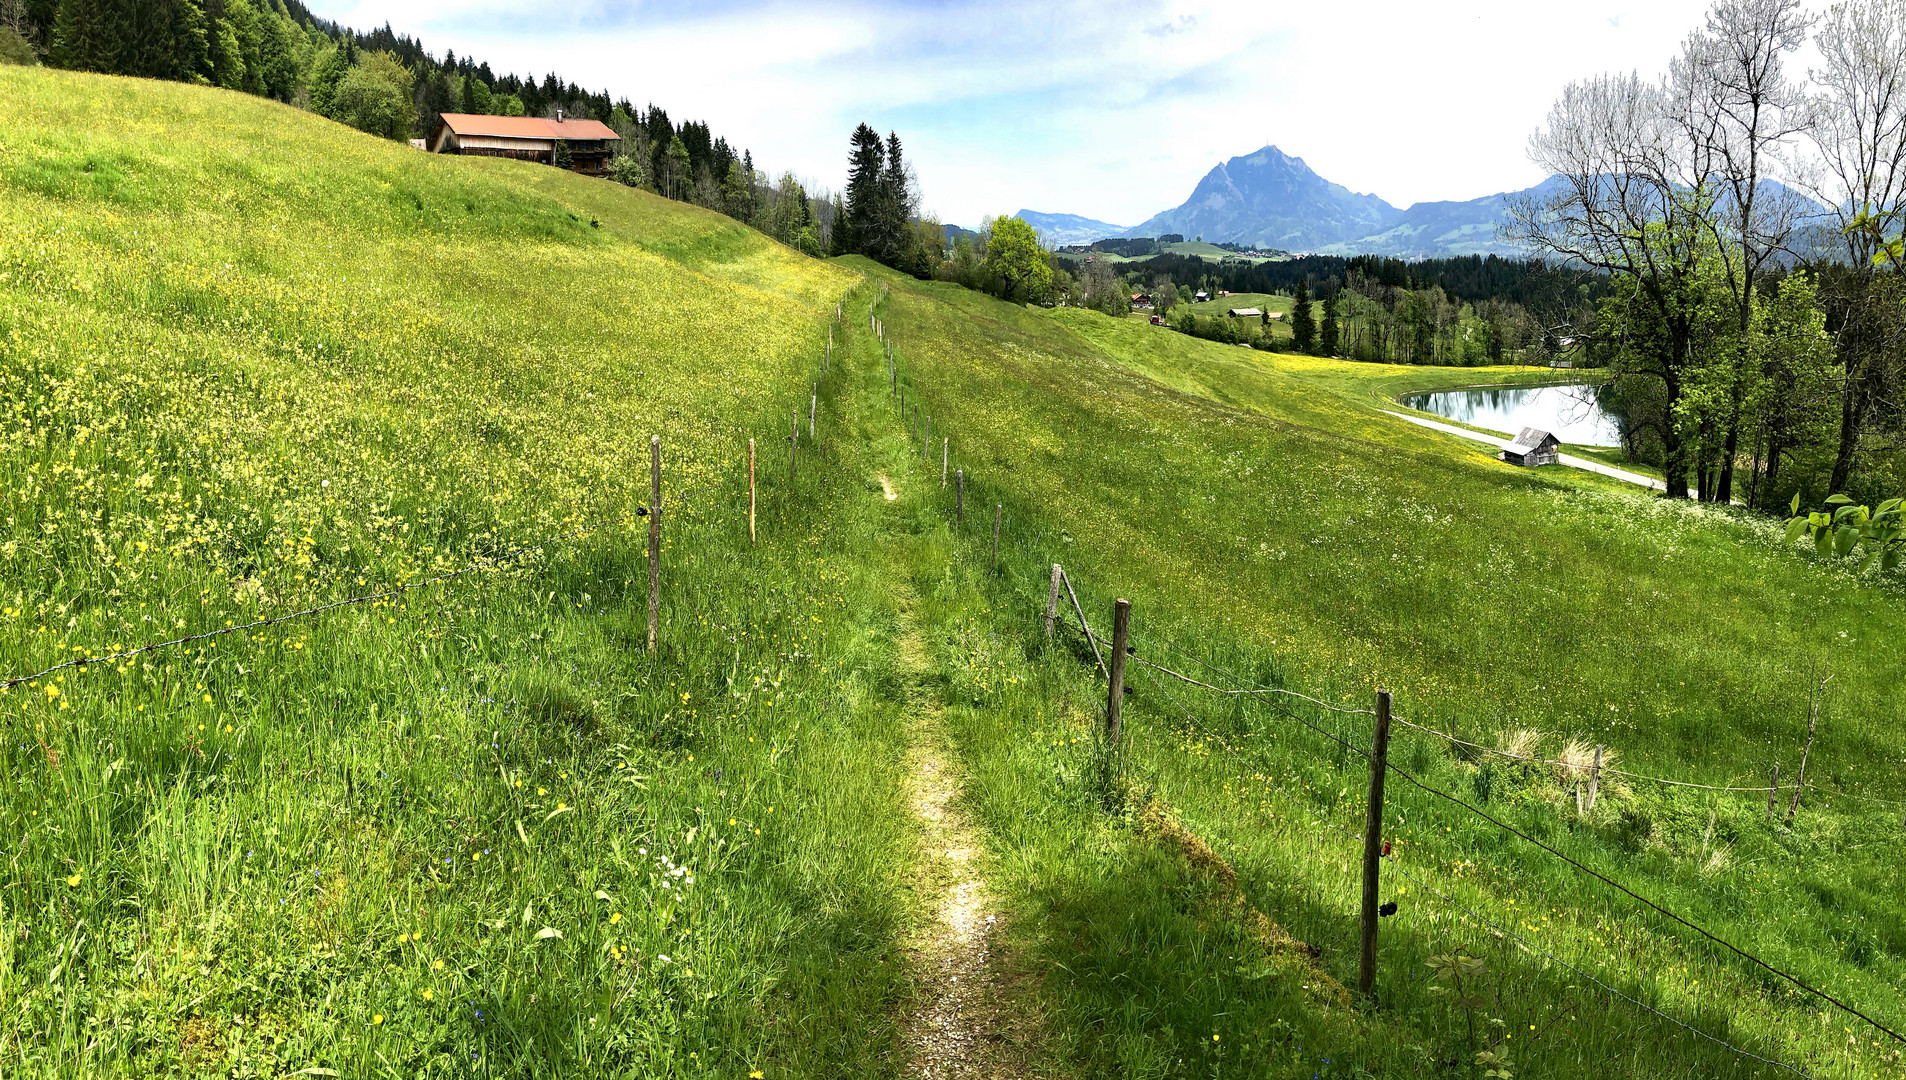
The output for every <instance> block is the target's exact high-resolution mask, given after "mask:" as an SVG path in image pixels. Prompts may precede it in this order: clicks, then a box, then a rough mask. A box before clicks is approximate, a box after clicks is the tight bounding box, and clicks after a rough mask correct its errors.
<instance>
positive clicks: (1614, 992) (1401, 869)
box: [1146, 664, 1813, 1080]
mask: <svg viewBox="0 0 1906 1080" xmlns="http://www.w3.org/2000/svg"><path fill="white" fill-rule="evenodd" d="M1147 666H1149V667H1154V668H1155V667H1157V665H1155V664H1153V665H1147ZM1159 670H1164V669H1162V668H1161V669H1159ZM1146 677H1147V679H1149V680H1150V681H1151V683H1152V685H1153V686H1155V687H1157V689H1158V690H1159V692H1161V693H1163V694H1164V695H1165V697H1166V698H1168V699H1170V700H1171V702H1172V703H1173V704H1174V705H1176V706H1178V709H1179V711H1180V712H1182V713H1183V714H1184V718H1185V722H1186V723H1187V724H1189V725H1190V726H1191V728H1192V729H1193V730H1195V731H1197V732H1198V733H1200V734H1202V735H1204V736H1205V738H1206V739H1207V740H1209V741H1212V742H1215V743H1217V745H1218V748H1219V749H1221V750H1223V751H1224V752H1225V753H1226V754H1229V755H1230V756H1231V759H1232V760H1233V761H1234V762H1236V763H1237V765H1238V766H1239V767H1241V768H1243V769H1246V770H1249V769H1251V767H1252V763H1251V762H1249V761H1246V760H1245V759H1244V757H1243V755H1241V754H1239V753H1238V752H1237V751H1236V750H1235V749H1233V748H1232V747H1231V745H1230V743H1229V742H1228V741H1226V740H1225V738H1224V737H1223V736H1222V735H1218V734H1216V733H1214V732H1212V731H1211V730H1210V729H1208V728H1206V727H1205V726H1204V725H1202V724H1200V723H1198V721H1197V719H1196V717H1195V716H1194V715H1193V714H1192V712H1191V709H1190V708H1189V707H1187V706H1186V705H1185V704H1184V702H1182V701H1180V700H1178V697H1177V695H1175V694H1173V693H1172V692H1171V691H1170V689H1169V688H1167V687H1166V686H1165V685H1164V684H1163V683H1162V682H1159V681H1158V679H1157V678H1156V677H1155V676H1151V675H1147V676H1146ZM1259 775H1262V776H1263V778H1264V782H1265V784H1266V785H1267V786H1269V787H1270V788H1271V790H1273V791H1275V792H1276V793H1277V794H1278V795H1279V796H1280V797H1281V798H1283V799H1284V800H1285V801H1287V802H1289V803H1290V804H1291V805H1293V806H1295V807H1297V808H1298V809H1300V810H1302V811H1303V812H1304V813H1305V814H1306V815H1307V816H1308V817H1310V819H1311V820H1312V821H1313V822H1316V823H1317V824H1320V825H1323V826H1325V827H1327V828H1330V829H1334V830H1336V831H1337V832H1339V833H1342V834H1343V835H1344V836H1345V837H1347V838H1349V839H1350V840H1352V841H1355V842H1357V843H1362V842H1363V837H1361V836H1358V835H1357V834H1356V833H1353V832H1351V831H1350V830H1349V829H1346V828H1344V827H1343V826H1342V825H1339V824H1337V823H1336V822H1334V821H1331V820H1329V819H1328V818H1325V817H1320V816H1319V815H1318V814H1317V813H1316V811H1315V810H1314V809H1312V808H1311V807H1309V806H1306V805H1305V804H1304V803H1303V802H1302V801H1301V800H1299V799H1298V798H1297V797H1296V796H1295V795H1293V794H1291V793H1290V791H1289V790H1287V789H1286V788H1285V787H1284V786H1283V785H1282V784H1279V783H1278V782H1277V781H1275V780H1272V779H1271V778H1270V775H1269V773H1261V774H1259ZM1384 859H1385V860H1386V861H1388V862H1389V863H1390V865H1391V866H1392V867H1393V868H1394V869H1395V870H1396V872H1397V873H1399V874H1401V875H1402V876H1404V877H1406V878H1408V879H1409V880H1410V881H1412V882H1414V883H1415V884H1417V885H1419V886H1421V887H1422V888H1424V889H1426V890H1428V891H1429V892H1430V893H1432V894H1434V895H1435V896H1436V897H1437V898H1438V899H1440V900H1441V901H1443V903H1444V904H1446V905H1448V906H1450V907H1453V908H1455V909H1456V910H1458V911H1461V912H1462V913H1463V914H1465V915H1467V916H1469V917H1470V918H1472V919H1475V920H1476V921H1478V922H1480V923H1483V924H1484V925H1486V926H1488V927H1490V928H1491V929H1493V930H1495V931H1496V932H1497V933H1499V934H1502V935H1503V936H1505V937H1508V938H1511V939H1513V940H1514V941H1515V942H1516V944H1518V945H1520V946H1521V947H1522V948H1523V949H1525V950H1527V951H1529V952H1531V953H1534V954H1536V955H1538V956H1541V957H1542V958H1544V959H1546V960H1548V961H1550V962H1552V963H1555V964H1559V965H1561V966H1562V967H1564V968H1567V969H1568V970H1569V971H1570V972H1572V973H1574V974H1576V975H1579V976H1580V977H1582V978H1583V979H1586V980H1588V981H1589V982H1591V983H1594V984H1595V985H1596V986H1598V987H1600V988H1601V989H1603V990H1605V991H1607V992H1608V993H1609V995H1610V996H1612V997H1615V998H1617V999H1619V1000H1621V1001H1624V1002H1627V1003H1628V1004H1630V1005H1633V1006H1634V1007H1636V1008H1638V1009H1641V1010H1642V1011H1644V1012H1647V1013H1650V1014H1652V1015H1653V1016H1655V1017H1657V1018H1659V1019H1662V1020H1665V1021H1667V1022H1668V1023H1670V1024H1673V1025H1674V1026H1675V1027H1678V1028H1680V1029H1682V1030H1683V1031H1687V1032H1690V1033H1692V1034H1694V1035H1698V1036H1700V1037H1701V1038H1703V1039H1706V1040H1708V1041H1709V1042H1712V1043H1715V1044H1716V1045H1719V1046H1722V1047H1725V1048H1726V1049H1728V1050H1731V1051H1733V1052H1734V1053H1736V1054H1739V1055H1740V1056H1742V1057H1745V1058H1749V1059H1751V1060H1754V1061H1758V1062H1760V1063H1762V1064H1764V1065H1772V1066H1774V1067H1775V1068H1779V1069H1785V1070H1786V1071H1788V1072H1790V1073H1793V1074H1794V1075H1796V1076H1801V1077H1806V1078H1807V1080H1813V1078H1812V1076H1811V1075H1810V1074H1808V1073H1806V1072H1803V1071H1802V1070H1800V1069H1798V1068H1795V1067H1794V1066H1792V1065H1789V1064H1787V1063H1786V1062H1784V1061H1779V1060H1777V1059H1775V1058H1770V1057H1765V1056H1763V1055H1761V1054H1757V1053H1755V1052H1754V1051H1752V1050H1747V1049H1744V1048H1742V1047H1739V1046H1736V1045H1734V1044H1733V1043H1731V1042H1728V1041H1727V1040H1726V1039H1723V1038H1721V1037H1720V1036H1718V1035H1714V1034H1711V1033H1709V1032H1707V1031H1703V1030H1702V1029H1700V1028H1697V1027H1694V1026H1693V1025H1691V1024H1688V1023H1686V1022H1684V1021H1682V1020H1679V1019H1677V1018H1675V1017H1673V1016H1670V1015H1668V1014H1667V1013H1665V1012H1663V1011H1661V1010H1660V1009H1657V1008H1655V1007H1654V1006H1652V1005H1649V1004H1647V1003H1646V1002H1643V1001H1639V1000H1637V999H1636V998H1634V997H1631V996H1629V995H1628V994H1625V993H1623V992H1621V991H1620V990H1618V989H1616V988H1615V987H1613V986H1610V985H1609V984H1607V983H1605V982H1603V981H1602V980H1601V979H1599V978H1596V977H1595V976H1594V975H1593V974H1591V973H1589V972H1587V971H1584V970H1583V969H1581V968H1579V967H1576V966H1575V965H1574V964H1571V963H1569V962H1568V961H1566V960H1564V959H1562V958H1561V957H1559V956H1556V955H1555V954H1554V953H1552V952H1549V951H1548V950H1547V949H1544V948H1542V947H1541V946H1539V945H1537V944H1535V943H1534V942H1533V941H1530V940H1529V939H1527V938H1525V937H1523V936H1522V935H1521V934H1519V933H1517V932H1516V931H1514V930H1511V929H1509V928H1508V927H1506V926H1503V925H1502V924H1500V923H1498V922H1496V921H1495V920H1493V919H1491V918H1489V917H1488V916H1485V915H1483V914H1481V913H1479V912H1477V911H1475V910H1474V909H1472V908H1470V907H1469V906H1468V905H1466V904H1464V903H1463V902H1462V901H1460V900H1457V899H1456V898H1454V897H1452V896H1450V895H1449V894H1447V893H1445V892H1443V891H1442V890H1441V889H1438V888H1437V887H1436V886H1434V885H1432V884H1430V883H1429V882H1427V881H1425V880H1423V879H1422V878H1420V877H1418V876H1417V875H1415V874H1413V873H1411V872H1410V871H1409V869H1408V868H1406V867H1405V866H1404V865H1403V863H1402V862H1401V861H1400V860H1398V859H1397V858H1396V857H1395V856H1393V855H1386V856H1384Z"/></svg>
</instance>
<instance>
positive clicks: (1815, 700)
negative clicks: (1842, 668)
mask: <svg viewBox="0 0 1906 1080" xmlns="http://www.w3.org/2000/svg"><path fill="white" fill-rule="evenodd" d="M1830 678H1832V676H1830V675H1829V676H1826V677H1825V678H1820V677H1819V676H1816V679H1818V681H1817V682H1815V683H1814V685H1813V687H1812V688H1811V692H1810V693H1809V694H1808V698H1809V701H1808V703H1807V745H1806V746H1805V747H1804V748H1802V749H1801V751H1800V768H1799V769H1797V770H1795V772H1794V774H1793V801H1791V802H1789V803H1788V804H1787V820H1788V821H1789V822H1792V821H1793V816H1794V813H1795V812H1796V811H1798V810H1799V809H1800V793H1801V792H1802V791H1804V790H1806V787H1807V756H1808V755H1809V754H1811V753H1813V729H1814V727H1815V726H1816V725H1818V724H1819V722H1820V702H1821V699H1823V698H1825V697H1826V696H1827V679H1830Z"/></svg>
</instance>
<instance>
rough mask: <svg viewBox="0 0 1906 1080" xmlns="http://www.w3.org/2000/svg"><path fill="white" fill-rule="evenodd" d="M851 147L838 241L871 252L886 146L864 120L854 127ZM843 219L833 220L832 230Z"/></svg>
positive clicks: (875, 241) (876, 240) (851, 248)
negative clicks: (843, 211)
mask: <svg viewBox="0 0 1906 1080" xmlns="http://www.w3.org/2000/svg"><path fill="white" fill-rule="evenodd" d="M851 141H852V145H853V150H852V151H850V152H849V153H848V155H847V220H846V222H845V224H846V226H847V229H846V235H845V236H844V237H842V238H841V241H840V242H841V243H842V244H844V245H846V249H847V250H848V251H851V252H859V253H861V254H865V255H872V254H873V253H874V250H875V249H876V246H877V245H878V243H879V241H880V231H881V230H880V212H881V201H882V199H881V196H882V194H883V188H884V187H885V185H884V184H883V183H882V181H883V180H884V179H885V176H884V174H885V166H886V161H887V154H886V149H885V147H883V146H882V145H881V142H880V133H879V132H877V131H875V130H874V129H873V128H870V127H868V126H867V125H866V124H861V125H860V126H859V127H856V128H855V129H854V134H853V138H852V140H851ZM842 224H843V223H842V222H839V221H836V222H835V223H834V230H835V234H836V235H837V236H838V235H839V234H840V232H841V225H842Z"/></svg>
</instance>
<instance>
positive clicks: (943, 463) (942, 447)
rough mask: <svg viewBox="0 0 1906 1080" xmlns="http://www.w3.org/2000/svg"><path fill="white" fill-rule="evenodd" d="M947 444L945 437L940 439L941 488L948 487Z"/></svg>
mask: <svg viewBox="0 0 1906 1080" xmlns="http://www.w3.org/2000/svg"><path fill="white" fill-rule="evenodd" d="M946 444H947V439H946V437H945V436H941V437H940V487H942V488H944V487H946Z"/></svg>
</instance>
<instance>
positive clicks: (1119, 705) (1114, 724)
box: [1105, 599, 1132, 749]
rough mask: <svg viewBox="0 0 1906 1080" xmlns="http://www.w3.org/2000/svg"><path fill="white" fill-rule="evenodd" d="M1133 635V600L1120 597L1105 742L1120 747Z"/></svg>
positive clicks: (1116, 606)
mask: <svg viewBox="0 0 1906 1080" xmlns="http://www.w3.org/2000/svg"><path fill="white" fill-rule="evenodd" d="M1131 636H1132V602H1131V601H1130V600H1125V599H1119V600H1116V601H1113V603H1112V666H1111V669H1110V672H1109V674H1110V676H1111V679H1110V681H1111V684H1112V688H1111V690H1110V692H1109V693H1108V694H1107V695H1106V698H1105V744H1106V746H1107V747H1109V748H1111V749H1117V748H1118V740H1119V733H1120V730H1121V722H1120V714H1121V713H1122V712H1123V711H1124V707H1125V643H1126V641H1127V639H1129V638H1130V637H1131Z"/></svg>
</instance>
